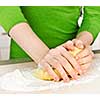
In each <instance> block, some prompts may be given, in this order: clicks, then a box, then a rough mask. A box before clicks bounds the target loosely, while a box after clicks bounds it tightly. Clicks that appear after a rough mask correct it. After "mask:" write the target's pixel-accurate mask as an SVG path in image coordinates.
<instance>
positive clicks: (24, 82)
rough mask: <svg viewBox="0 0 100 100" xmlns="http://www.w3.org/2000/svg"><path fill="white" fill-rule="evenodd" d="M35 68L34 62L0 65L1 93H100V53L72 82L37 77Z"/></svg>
mask: <svg viewBox="0 0 100 100" xmlns="http://www.w3.org/2000/svg"><path fill="white" fill-rule="evenodd" d="M34 68H36V65H35V63H34V62H26V63H18V64H8V65H0V93H100V54H96V55H95V59H94V61H93V63H92V65H91V68H90V69H89V71H88V73H86V74H85V75H84V76H81V78H80V79H79V80H77V81H71V82H70V83H63V82H50V81H43V80H39V79H36V78H34V77H33V76H32V73H33V70H34Z"/></svg>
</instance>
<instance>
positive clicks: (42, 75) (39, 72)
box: [33, 47, 81, 81]
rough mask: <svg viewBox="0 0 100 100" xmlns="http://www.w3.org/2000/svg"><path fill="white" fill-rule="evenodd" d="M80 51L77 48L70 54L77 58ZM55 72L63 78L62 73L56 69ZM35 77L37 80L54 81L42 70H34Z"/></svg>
mask: <svg viewBox="0 0 100 100" xmlns="http://www.w3.org/2000/svg"><path fill="white" fill-rule="evenodd" d="M80 51H81V49H78V48H76V47H75V49H74V50H73V51H69V52H70V53H71V54H72V55H73V56H74V57H75V56H76V55H77V54H78V53H79V52H80ZM54 71H55V73H56V74H57V75H58V76H59V77H61V76H60V73H59V72H58V71H57V70H56V69H54ZM33 75H34V76H35V77H36V78H39V79H42V80H48V81H51V80H53V78H52V77H51V76H50V75H49V74H48V73H47V72H46V71H44V70H43V69H42V68H37V69H34V72H33Z"/></svg>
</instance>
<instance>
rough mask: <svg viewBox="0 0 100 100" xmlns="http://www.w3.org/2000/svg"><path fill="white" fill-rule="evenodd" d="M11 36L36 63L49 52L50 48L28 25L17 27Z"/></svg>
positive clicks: (13, 29) (18, 25)
mask: <svg viewBox="0 0 100 100" xmlns="http://www.w3.org/2000/svg"><path fill="white" fill-rule="evenodd" d="M9 35H10V36H11V37H12V38H13V39H14V40H15V41H16V43H17V44H19V46H20V47H21V48H22V49H23V50H24V51H25V52H26V53H27V54H28V55H29V56H30V57H31V58H32V59H33V60H34V61H35V62H36V63H38V62H39V61H40V60H41V59H42V58H43V57H44V56H45V55H46V54H47V52H48V51H49V48H48V47H47V46H46V45H45V44H44V43H43V42H42V41H41V40H40V39H39V38H38V37H37V36H36V34H35V33H34V32H33V31H32V29H31V28H30V26H29V25H28V24H27V23H20V24H17V25H15V26H14V27H13V28H12V29H11V30H10V32H9Z"/></svg>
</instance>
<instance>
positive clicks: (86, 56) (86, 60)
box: [76, 47, 94, 73]
mask: <svg viewBox="0 0 100 100" xmlns="http://www.w3.org/2000/svg"><path fill="white" fill-rule="evenodd" d="M93 57H94V54H93V52H92V50H91V48H90V47H86V48H85V49H83V50H82V51H81V52H80V53H79V54H77V55H76V60H77V62H78V63H79V64H80V66H81V69H82V71H83V72H84V73H85V72H86V71H87V70H88V68H89V67H90V65H91V62H92V60H93Z"/></svg>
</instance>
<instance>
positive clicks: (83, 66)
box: [81, 62, 91, 73]
mask: <svg viewBox="0 0 100 100" xmlns="http://www.w3.org/2000/svg"><path fill="white" fill-rule="evenodd" d="M90 66H91V63H90V62H89V63H86V64H84V65H81V68H82V70H83V72H84V73H85V72H86V71H87V70H88V69H89V67H90Z"/></svg>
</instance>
